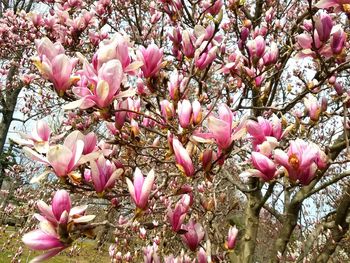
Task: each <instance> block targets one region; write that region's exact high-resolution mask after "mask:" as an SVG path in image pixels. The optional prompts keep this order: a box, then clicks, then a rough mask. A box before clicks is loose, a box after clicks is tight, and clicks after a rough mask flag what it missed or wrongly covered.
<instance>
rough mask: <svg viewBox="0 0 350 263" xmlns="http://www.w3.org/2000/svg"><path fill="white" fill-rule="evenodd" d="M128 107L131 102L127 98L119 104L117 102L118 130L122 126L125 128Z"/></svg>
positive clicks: (116, 124)
mask: <svg viewBox="0 0 350 263" xmlns="http://www.w3.org/2000/svg"><path fill="white" fill-rule="evenodd" d="M128 109H129V102H128V101H127V100H123V101H120V102H119V103H118V104H115V110H116V111H115V127H116V128H117V129H118V130H121V128H123V126H124V123H125V120H126V116H127V113H128V112H127V110H128Z"/></svg>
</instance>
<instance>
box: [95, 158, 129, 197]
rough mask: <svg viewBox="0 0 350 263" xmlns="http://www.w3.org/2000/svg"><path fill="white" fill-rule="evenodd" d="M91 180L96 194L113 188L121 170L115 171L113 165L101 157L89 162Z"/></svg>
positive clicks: (115, 168)
mask: <svg viewBox="0 0 350 263" xmlns="http://www.w3.org/2000/svg"><path fill="white" fill-rule="evenodd" d="M90 166H91V179H92V182H93V184H94V187H95V190H96V192H97V193H103V192H104V191H105V190H107V189H110V188H112V187H113V186H114V184H115V181H116V179H117V178H118V177H119V176H120V175H121V174H122V173H123V169H117V167H116V166H115V164H114V163H112V162H111V161H109V160H106V159H105V158H104V156H103V155H100V157H99V158H98V159H97V160H94V161H91V162H90Z"/></svg>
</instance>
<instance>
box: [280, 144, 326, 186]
mask: <svg viewBox="0 0 350 263" xmlns="http://www.w3.org/2000/svg"><path fill="white" fill-rule="evenodd" d="M320 151H321V150H320V149H319V148H318V147H317V146H316V145H315V144H309V143H307V142H305V141H303V140H300V139H297V140H295V141H291V142H290V146H289V149H288V152H287V153H285V152H284V151H282V150H280V149H277V150H275V161H276V162H277V163H279V164H280V165H282V166H283V167H284V168H286V170H287V172H288V177H289V179H290V180H291V181H292V182H300V183H301V184H303V185H308V184H309V183H310V182H311V181H312V180H313V179H314V177H315V175H316V170H317V168H318V165H317V161H318V158H319V156H320Z"/></svg>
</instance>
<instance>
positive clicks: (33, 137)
mask: <svg viewBox="0 0 350 263" xmlns="http://www.w3.org/2000/svg"><path fill="white" fill-rule="evenodd" d="M20 135H21V137H22V138H23V139H24V140H17V139H16V140H15V141H16V142H17V143H18V144H21V145H27V146H33V147H34V148H35V150H36V151H37V152H39V153H47V151H48V150H49V140H50V135H51V129H50V127H49V126H48V125H47V123H46V122H45V121H44V120H39V121H37V122H36V125H35V127H34V128H33V130H32V132H31V133H30V134H24V133H20Z"/></svg>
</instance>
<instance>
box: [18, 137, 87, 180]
mask: <svg viewBox="0 0 350 263" xmlns="http://www.w3.org/2000/svg"><path fill="white" fill-rule="evenodd" d="M79 133H80V132H79V131H74V132H72V133H70V134H69V135H68V136H67V138H66V139H65V141H64V143H63V145H53V146H50V147H49V150H48V152H47V154H46V156H43V155H40V154H38V153H37V152H35V151H33V150H32V149H30V148H28V147H24V148H23V150H24V152H25V153H26V154H27V156H28V157H29V158H31V159H33V160H36V161H39V162H42V163H45V164H47V165H50V166H51V167H52V168H53V171H54V172H55V174H56V175H57V176H59V177H64V176H67V175H68V174H69V173H70V172H72V171H73V170H75V168H76V167H77V166H78V161H79V159H80V157H81V156H82V154H83V150H84V141H83V140H82V138H81V137H80V136H79ZM80 134H81V133H80Z"/></svg>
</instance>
